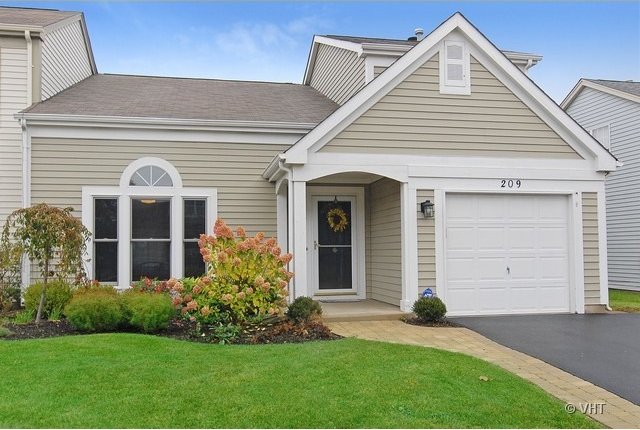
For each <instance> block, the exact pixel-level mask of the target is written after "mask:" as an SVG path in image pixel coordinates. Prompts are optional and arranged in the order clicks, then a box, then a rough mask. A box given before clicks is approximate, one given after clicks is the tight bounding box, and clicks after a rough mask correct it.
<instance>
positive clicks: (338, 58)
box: [311, 44, 365, 105]
mask: <svg viewBox="0 0 640 430" xmlns="http://www.w3.org/2000/svg"><path fill="white" fill-rule="evenodd" d="M364 84H365V77H364V58H362V57H358V54H356V53H355V52H353V51H349V50H346V49H342V48H337V47H335V46H329V45H323V44H321V45H320V46H319V47H318V54H317V57H316V62H315V65H314V67H313V73H312V74H311V86H312V87H313V88H315V89H316V90H318V91H320V92H321V93H322V94H324V95H325V96H327V97H328V98H330V99H331V100H333V101H334V102H336V103H338V104H340V105H342V104H344V103H345V102H346V101H347V100H349V99H350V98H351V96H353V95H354V94H355V93H357V92H358V91H359V90H360V89H361V88H362V87H363V86H364Z"/></svg>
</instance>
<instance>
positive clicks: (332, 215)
mask: <svg viewBox="0 0 640 430" xmlns="http://www.w3.org/2000/svg"><path fill="white" fill-rule="evenodd" d="M327 222H328V223H329V227H331V230H333V231H334V232H336V233H337V232H339V231H340V232H342V231H344V230H345V229H346V228H347V226H348V225H349V220H348V219H347V214H346V213H345V212H344V211H343V210H342V209H340V208H333V209H331V210H330V211H329V212H327Z"/></svg>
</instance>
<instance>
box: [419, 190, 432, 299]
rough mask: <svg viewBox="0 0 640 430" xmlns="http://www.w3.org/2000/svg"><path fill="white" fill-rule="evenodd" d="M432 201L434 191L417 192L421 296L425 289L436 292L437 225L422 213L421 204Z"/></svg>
mask: <svg viewBox="0 0 640 430" xmlns="http://www.w3.org/2000/svg"><path fill="white" fill-rule="evenodd" d="M425 200H430V201H431V203H433V190H418V191H417V201H418V205H417V217H418V289H419V292H420V294H422V292H423V291H424V290H425V288H431V289H432V290H433V292H435V293H437V291H436V223H435V219H434V218H425V217H424V216H423V215H422V212H421V211H420V203H421V202H424V201H425Z"/></svg>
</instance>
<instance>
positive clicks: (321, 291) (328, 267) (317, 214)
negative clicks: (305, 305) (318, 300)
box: [309, 194, 362, 298]
mask: <svg viewBox="0 0 640 430" xmlns="http://www.w3.org/2000/svg"><path fill="white" fill-rule="evenodd" d="M357 203H358V202H357V196H353V195H351V196H350V195H344V194H343V195H313V196H311V199H310V204H311V207H310V208H309V209H310V221H311V222H310V226H309V227H310V233H311V234H310V238H309V239H310V243H309V245H310V246H309V251H310V253H309V256H310V260H311V261H310V263H311V282H312V291H313V293H314V295H316V296H320V297H328V296H339V297H345V298H348V297H349V296H352V297H353V296H357V295H358V293H359V292H360V291H359V276H358V275H359V273H358V271H359V264H358V261H359V257H360V256H359V254H360V250H359V248H360V247H361V246H360V245H361V243H360V242H361V241H360V240H358V233H359V232H360V231H361V230H362V229H360V228H359V227H360V226H359V225H358V214H357V211H358V204H357Z"/></svg>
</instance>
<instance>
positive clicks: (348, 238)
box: [16, 13, 617, 315]
mask: <svg viewBox="0 0 640 430" xmlns="http://www.w3.org/2000/svg"><path fill="white" fill-rule="evenodd" d="M417 39H420V40H415V41H402V40H389V39H364V38H351V37H342V36H323V37H316V38H315V39H314V42H313V45H312V48H311V53H310V56H309V62H308V65H307V69H306V72H305V77H304V84H302V85H298V84H282V83H270V82H243V81H223V80H207V79H181V78H163V77H144V76H125V75H93V76H90V77H88V78H87V79H85V80H83V81H81V82H80V83H78V84H76V85H74V86H73V87H71V88H68V89H67V90H65V91H62V92H61V93H60V94H58V95H56V96H54V97H52V98H50V99H48V100H46V101H44V102H41V103H36V104H34V105H33V106H31V107H29V108H28V109H26V110H24V111H23V112H22V113H20V114H18V115H16V118H18V119H19V120H20V121H22V123H23V125H24V126H25V132H24V134H23V138H24V140H25V148H27V151H28V154H29V157H28V163H27V168H28V171H29V172H30V182H29V184H27V185H28V186H26V187H25V188H24V190H25V193H26V197H25V198H26V200H27V202H28V203H30V204H31V203H36V202H43V201H44V202H48V203H51V204H55V205H60V206H72V207H73V208H74V209H75V213H76V214H77V215H78V216H81V217H82V220H83V222H84V223H85V225H86V226H87V227H88V228H89V229H90V230H91V232H92V233H93V239H92V242H91V244H90V246H89V250H90V254H91V255H90V257H91V264H90V267H88V271H89V274H90V275H91V276H93V277H94V278H97V279H98V280H100V281H102V282H112V283H113V284H114V285H118V286H120V287H126V286H128V285H129V284H130V282H131V281H132V280H134V279H137V278H139V277H140V276H143V275H146V276H152V277H159V278H165V277H168V276H175V277H180V276H186V275H197V274H198V273H201V272H202V270H203V263H202V261H201V259H200V258H199V254H198V249H197V243H196V240H197V238H198V235H199V234H200V233H201V232H202V231H204V230H205V229H206V230H207V231H210V229H211V225H212V224H213V222H214V220H215V219H216V218H218V217H219V218H223V219H224V220H226V221H227V222H228V223H229V224H231V225H233V226H237V225H243V226H244V227H246V229H247V231H248V232H250V233H256V232H258V231H263V232H265V233H266V234H267V235H274V236H276V237H277V239H278V241H279V243H280V244H281V246H282V248H283V249H286V250H288V251H290V252H293V254H294V259H293V262H292V263H291V267H290V268H291V270H293V271H294V272H295V278H294V281H293V285H292V286H291V288H290V291H291V295H292V297H298V296H313V297H315V298H318V299H325V300H360V299H364V298H371V299H375V300H379V301H382V302H386V303H390V304H393V305H395V306H399V307H400V308H401V309H402V310H405V311H408V310H410V308H411V306H412V304H413V302H414V301H415V300H416V298H417V297H418V295H419V293H420V292H421V291H423V290H424V289H425V288H427V287H428V288H431V289H433V290H434V291H435V292H436V293H437V294H438V295H439V296H440V297H441V298H442V299H443V300H444V301H445V302H446V304H447V307H448V309H449V313H450V314H451V315H480V314H501V313H549V312H578V313H582V312H585V311H590V310H596V309H598V308H602V307H603V306H604V305H606V304H607V302H608V295H607V294H608V293H607V291H608V290H607V276H606V274H607V271H606V261H607V258H606V255H607V253H606V246H605V236H604V233H605V218H604V201H605V196H604V179H605V175H606V173H607V172H611V171H613V170H615V169H616V166H617V161H616V159H615V158H614V157H613V156H612V155H611V154H610V153H609V152H608V151H607V150H606V149H605V148H603V147H602V146H601V145H599V144H598V142H597V141H596V140H595V139H594V138H593V137H591V136H590V135H589V134H588V133H586V132H585V131H584V130H583V129H582V128H581V127H580V126H579V125H578V124H576V123H575V122H574V121H573V120H572V119H571V118H570V117H569V116H568V115H567V114H566V113H565V112H563V111H562V109H560V108H559V107H558V105H556V104H555V103H554V102H553V101H552V100H551V99H550V98H549V97H548V96H547V95H546V94H544V93H543V92H542V91H541V90H540V89H539V88H538V87H537V86H536V85H535V84H534V83H533V82H532V81H531V80H530V79H529V78H528V77H527V76H526V75H525V74H524V73H523V70H526V69H527V68H528V67H530V66H532V65H533V64H534V63H535V62H537V61H539V60H540V57H538V56H534V55H529V54H523V53H515V52H501V51H499V50H498V49H496V47H495V46H494V45H493V44H492V43H491V42H490V41H489V40H487V39H486V38H485V36H484V35H482V34H481V33H480V32H479V31H478V30H477V29H476V28H475V27H473V25H471V24H470V23H469V22H468V21H467V20H466V19H465V18H464V17H463V16H462V15H461V14H459V13H456V14H455V15H453V16H452V17H451V18H449V19H448V20H447V21H445V22H444V23H443V24H442V25H440V26H439V27H438V28H437V29H435V30H434V31H433V32H431V33H430V34H429V35H427V36H426V37H424V38H422V35H421V34H418V37H417ZM423 212H424V213H425V214H426V216H425V214H423ZM329 218H330V219H329ZM344 221H346V225H345V224H344ZM342 227H344V229H342V230H341V228H342Z"/></svg>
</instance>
